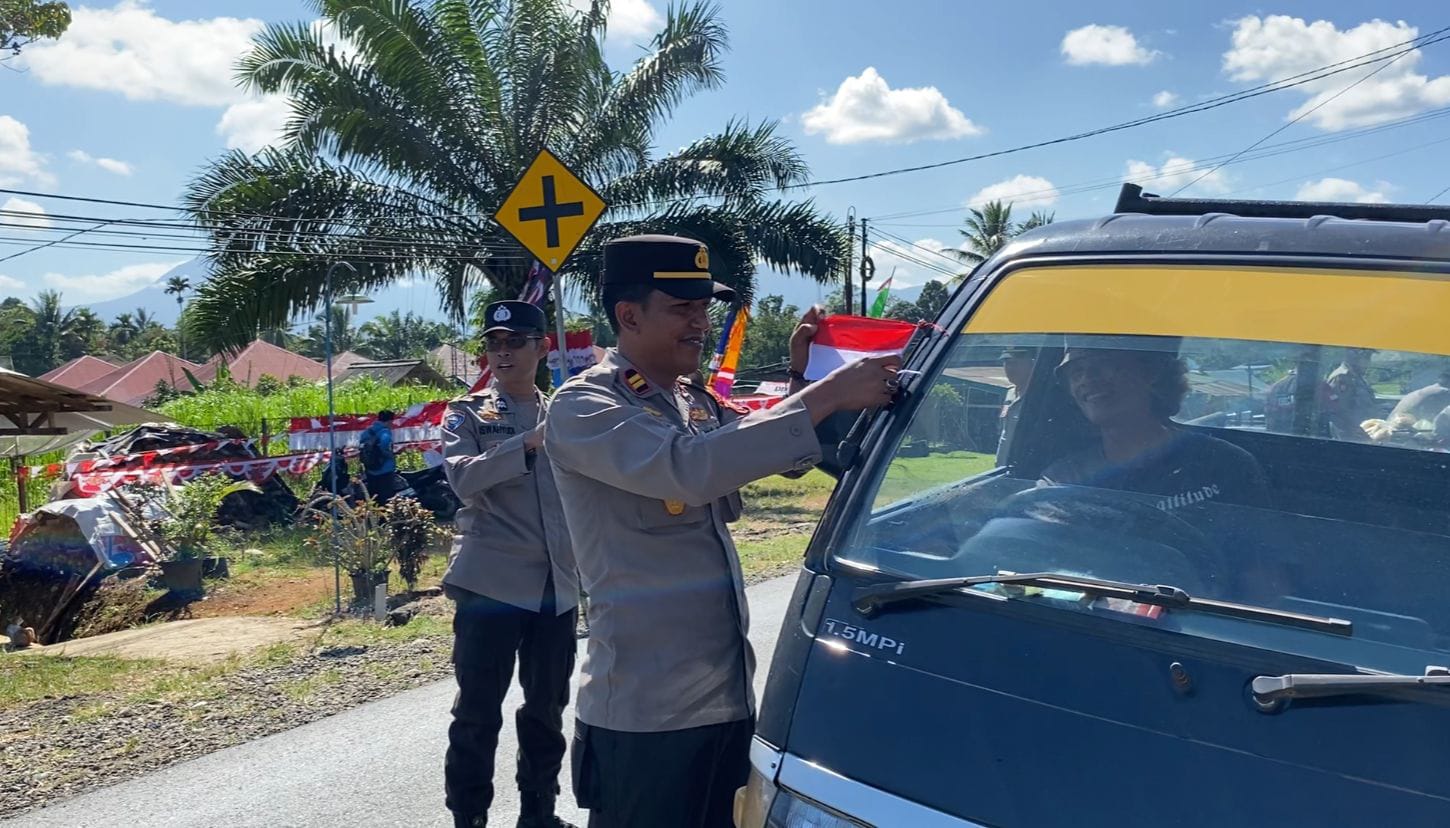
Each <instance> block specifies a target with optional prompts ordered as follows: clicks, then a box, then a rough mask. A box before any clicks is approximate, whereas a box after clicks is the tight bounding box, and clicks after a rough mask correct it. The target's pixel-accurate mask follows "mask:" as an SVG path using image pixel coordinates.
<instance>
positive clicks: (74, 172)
mask: <svg viewBox="0 0 1450 828" xmlns="http://www.w3.org/2000/svg"><path fill="white" fill-rule="evenodd" d="M721 5H722V7H723V14H724V19H725V23H726V24H727V26H728V27H729V30H730V34H731V41H732V47H733V48H732V51H731V53H730V54H729V56H728V57H727V59H726V64H725V65H726V74H727V83H726V86H725V87H724V88H723V89H721V90H719V91H716V92H712V93H707V94H704V95H701V96H699V97H697V98H695V99H693V100H691V101H689V102H688V103H687V104H686V105H685V106H683V107H682V108H681V109H680V111H679V113H678V115H677V117H676V118H675V119H674V120H673V121H672V122H671V123H670V124H668V125H667V126H666V127H665V128H664V129H663V130H662V131H661V132H660V134H659V146H660V149H661V150H663V151H667V150H669V149H672V148H674V147H678V146H681V145H683V144H685V143H688V142H689V141H690V140H691V139H693V138H695V137H697V136H699V135H701V134H703V133H706V132H709V131H711V130H713V129H716V128H718V127H719V126H720V125H721V124H723V123H724V122H725V121H726V120H728V119H729V118H730V117H732V116H739V117H746V118H749V119H751V120H758V119H772V120H778V121H780V122H781V130H782V131H783V132H784V133H785V134H786V135H788V136H790V137H791V138H792V139H793V140H794V141H795V142H796V143H797V145H798V146H799V148H800V149H801V150H802V152H803V153H804V154H805V157H806V158H807V160H808V161H809V163H810V165H811V169H812V172H813V175H814V177H815V178H836V177H842V176H849V175H856V174H861V173H868V172H875V171H879V170H885V169H891V168H896V167H902V166H910V165H915V164H923V163H931V162H936V161H943V160H948V159H952V158H959V157H962V156H967V155H972V154H976V153H981V152H989V151H993V150H998V149H1002V148H1006V147H1010V146H1015V145H1018V144H1022V143H1028V142H1032V141H1037V140H1041V139H1045V138H1052V137H1056V136H1059V135H1065V134H1069V133H1073V132H1078V131H1081V130H1085V129H1090V128H1094V127H1099V126H1104V125H1108V124H1112V123H1116V122H1119V121H1124V120H1129V119H1133V118H1137V117H1141V116H1145V115H1149V114H1151V113H1153V112H1155V111H1161V110H1162V109H1164V108H1167V107H1171V106H1176V105H1182V104H1186V103H1191V102H1194V101H1196V100H1201V99H1204V98H1208V97H1212V96H1215V95H1221V94H1225V93H1229V92H1233V91H1236V90H1239V89H1243V88H1247V87H1250V86H1254V85H1257V84H1260V83H1264V82H1266V81H1271V80H1275V79H1278V78H1280V77H1285V76H1288V75H1293V74H1297V73H1299V72H1302V71H1306V70H1308V69H1311V68H1314V67H1317V66H1321V65H1324V64H1328V63H1332V62H1336V61H1340V60H1345V59H1347V58H1350V57H1354V56H1356V55H1359V54H1362V53H1365V52H1368V51H1370V50H1373V49H1377V48H1380V47H1383V46H1388V45H1390V44H1393V43H1397V42H1399V41H1402V40H1406V39H1409V38H1411V37H1414V36H1416V35H1417V34H1424V33H1426V32H1429V31H1431V30H1433V29H1436V28H1439V27H1441V26H1444V25H1450V22H1447V21H1446V20H1445V15H1443V14H1439V15H1436V14H1434V13H1433V10H1434V9H1435V8H1436V7H1437V6H1438V7H1440V8H1443V6H1442V5H1441V4H1434V5H1432V4H1431V3H1430V2H1428V1H1427V0H1421V2H1379V3H1375V4H1373V14H1370V13H1369V12H1368V11H1367V10H1366V5H1367V4H1364V3H1352V2H1347V0H1335V2H1315V3H1309V2H1281V3H1276V4H1273V5H1270V6H1264V5H1259V4H1256V3H1240V2H1234V1H1233V0H1228V2H1217V3H1212V4H1209V3H1159V4H1144V3H1128V2H1096V3H1091V4H1085V3H1077V2H1075V3H1068V2H1062V0H1047V2H1037V3H998V4H985V3H981V4H979V3H973V4H970V6H968V4H965V3H961V2H945V0H935V2H909V1H908V0H903V1H902V2H898V3H894V4H890V5H888V4H883V3H880V2H866V1H865V0H834V2H824V0H810V1H808V0H797V1H796V2H784V3H782V2H779V1H778V0H776V2H762V1H760V0H725V2H723V3H722V4H721ZM72 6H73V8H74V9H75V14H76V21H75V24H74V25H73V27H72V30H71V32H69V33H68V34H67V36H66V37H65V38H63V39H62V40H61V41H60V42H59V43H57V44H54V45H47V46H36V47H33V48H32V49H31V50H30V52H29V53H28V55H26V56H24V57H22V58H21V59H19V60H16V61H11V62H10V63H9V64H8V65H7V66H6V68H5V69H0V187H7V188H12V189H21V190H34V191H41V192H46V193H60V194H69V195H80V196H93V197H100V198H113V199H121V200H131V201H143V202H159V203H168V204H169V203H175V202H176V201H177V200H178V198H179V196H180V193H181V191H182V189H183V187H184V185H185V182H186V181H187V179H188V178H189V176H191V175H192V174H194V173H195V172H196V171H197V170H198V169H199V168H200V167H201V166H202V165H203V164H204V163H205V162H206V160H207V159H208V158H211V157H213V156H215V155H216V154H218V153H220V152H222V151H224V150H225V149H226V148H227V147H228V146H239V147H243V148H247V149H255V148H256V147H258V146H260V145H261V144H262V143H264V142H265V141H266V140H268V139H269V137H270V135H271V124H272V123H274V122H275V120H276V118H277V117H278V114H279V109H278V108H277V107H276V106H275V105H274V104H272V103H270V102H267V101H258V100H254V99H249V98H248V97H247V96H246V95H245V94H243V93H241V92H239V91H237V90H235V89H234V88H233V85H232V83H231V80H230V74H231V73H230V68H229V67H230V65H231V62H232V61H233V60H234V59H235V56H236V55H237V54H238V53H239V52H240V50H241V49H242V48H244V47H245V44H246V42H247V38H248V36H249V35H250V33H251V32H253V31H255V30H256V28H257V27H258V26H259V25H260V23H259V22H258V21H282V20H288V21H291V20H309V19H311V17H312V15H311V12H310V8H309V7H308V5H307V4H304V3H300V2H295V1H290V2H289V1H284V0H265V1H264V2H230V1H226V0H206V2H196V1H195V0H191V2H185V1H184V0H151V2H142V0H126V2H120V3H111V2H104V1H103V2H99V3H94V4H85V3H73V4H72ZM663 8H664V3H663V2H661V0H616V2H615V8H614V19H613V22H612V29H611V31H612V34H611V41H610V54H611V58H612V60H613V62H614V63H615V64H616V65H623V64H626V63H627V62H629V61H630V60H631V59H632V58H633V57H635V56H637V55H638V54H640V47H639V46H638V45H637V44H643V43H645V42H647V41H648V39H649V36H650V34H651V33H652V31H653V30H654V28H655V27H656V26H657V25H658V23H659V21H660V19H661V18H660V13H661V11H662V9H663ZM1371 68H1372V67H1371ZM1367 71H1369V70H1368V69H1358V70H1355V71H1353V72H1349V73H1345V74H1342V75H1337V76H1335V77H1333V78H1329V79H1326V80H1324V81H1320V82H1318V83H1316V84H1315V85H1312V86H1309V87H1304V88H1302V89H1294V90H1287V91H1283V92H1278V93H1275V94H1272V95H1267V96H1264V97H1261V98H1258V99H1255V100H1252V101H1248V102H1245V103H1241V104H1235V105H1232V106H1228V107H1224V108H1221V109H1217V110H1213V111H1211V112H1206V113H1202V114H1196V115H1189V116H1186V117H1183V118H1178V119H1173V120H1169V121H1165V122H1163V123H1159V124H1154V125H1150V126H1146V127H1142V128H1138V129H1133V130H1129V131H1126V132H1122V133H1117V134H1114V135H1108V136H1103V137H1098V138H1093V139H1088V140H1084V141H1079V142H1076V143H1071V144H1066V145H1062V146H1057V147H1050V148H1045V149H1040V150H1032V151H1028V152H1024V153H1020V154H1017V155H1012V156H1007V157H1003V158H996V159H989V160H984V161H980V162H972V163H967V164H961V165H957V166H953V167H947V168H943V169H939V170H933V171H928V172H920V173H912V174H907V175H900V176H894V177H890V178H884V179H880V180H877V181H871V182H859V183H850V184H840V185H832V186H822V187H819V188H816V189H815V190H814V191H813V192H812V193H811V195H812V196H813V197H814V198H815V199H816V200H817V202H818V203H819V204H820V205H821V206H823V207H824V208H826V209H827V210H830V211H831V212H833V213H835V214H837V215H844V214H845V213H846V211H847V210H848V209H850V208H854V209H855V212H856V214H857V215H858V216H866V217H871V218H872V219H873V224H876V225H877V226H879V227H880V229H881V230H883V231H886V232H889V233H891V234H893V236H895V237H899V238H900V239H903V240H905V241H906V242H913V243H919V244H921V245H922V246H923V247H928V248H932V249H936V248H938V247H941V246H944V245H948V244H951V245H954V244H956V243H957V242H958V240H959V239H958V236H957V233H956V229H955V228H956V227H958V226H959V225H960V222H961V220H962V217H963V215H964V212H965V209H966V205H968V204H969V203H973V202H979V201H980V200H981V199H983V198H986V197H990V196H994V195H995V196H999V197H1005V198H1007V199H1009V200H1011V199H1014V198H1015V200H1017V202H1018V208H1017V209H1018V212H1019V213H1021V214H1023V216H1024V217H1025V214H1026V213H1027V212H1029V211H1030V210H1032V209H1047V210H1050V211H1053V212H1055V213H1056V215H1057V217H1058V219H1066V218H1075V217H1085V216H1092V215H1098V214H1102V213H1106V212H1108V211H1109V210H1110V209H1111V206H1112V203H1113V199H1114V197H1115V192H1116V182H1119V181H1122V180H1124V179H1125V178H1129V177H1131V178H1133V179H1134V180H1140V181H1143V182H1144V183H1146V184H1147V185H1148V186H1149V188H1150V189H1154V190H1156V191H1164V192H1167V191H1172V190H1174V189H1176V188H1177V187H1178V186H1180V185H1181V184H1184V183H1187V182H1188V181H1189V180H1191V179H1192V178H1196V177H1197V173H1186V172H1184V169H1185V168H1188V167H1191V166H1192V162H1194V161H1196V160H1199V159H1208V158H1213V157H1217V156H1223V155H1227V154H1231V153H1233V152H1236V151H1238V150H1240V149H1243V148H1244V147H1246V146H1248V145H1250V144H1252V143H1253V142H1255V141H1257V140H1259V139H1261V138H1263V137H1264V136H1265V135H1266V134H1267V133H1268V132H1270V131H1271V130H1273V129H1275V128H1276V127H1279V126H1282V125H1284V124H1285V123H1286V122H1287V121H1288V120H1289V119H1290V118H1292V117H1294V116H1295V115H1298V114H1301V113H1303V111H1304V110H1305V109H1306V108H1308V107H1311V106H1313V105H1315V104H1316V103H1320V102H1323V101H1324V99H1326V98H1328V97H1330V96H1332V95H1334V94H1336V93H1339V92H1340V91H1341V90H1342V89H1343V88H1344V87H1345V86H1347V85H1349V84H1350V83H1352V82H1353V81H1355V80H1357V79H1358V78H1360V77H1362V76H1363V75H1364V74H1365V73H1366V72H1367ZM1446 107H1450V42H1446V43H1442V44H1436V45H1432V46H1429V47H1427V48H1426V49H1425V50H1423V51H1417V52H1414V53H1412V54H1410V55H1407V56H1405V57H1404V58H1401V59H1400V60H1398V61H1396V62H1395V63H1394V64H1393V65H1391V66H1390V67H1389V68H1387V69H1385V70H1384V71H1382V72H1380V73H1379V74H1377V75H1375V76H1374V77H1372V78H1370V79H1368V80H1366V81H1363V82H1362V83H1360V84H1359V85H1358V86H1356V87H1355V88H1353V89H1351V90H1350V91H1349V92H1347V93H1344V94H1343V95H1341V96H1340V97H1338V98H1336V99H1334V100H1333V101H1331V102H1330V103H1328V104H1326V105H1324V106H1323V107H1322V108H1320V109H1318V110H1316V111H1314V112H1313V113H1311V114H1309V115H1307V116H1305V117H1304V118H1303V120H1302V121H1301V122H1299V123H1297V124H1295V125H1293V126H1292V127H1290V128H1288V129H1287V130H1285V131H1284V132H1283V133H1281V134H1280V135H1278V136H1275V137H1274V138H1272V139H1270V141H1269V142H1268V145H1275V144H1280V143H1282V142H1286V141H1306V142H1307V141H1311V140H1313V141H1320V140H1325V141H1329V142H1327V143H1321V144H1319V145H1318V146H1305V145H1303V144H1300V145H1295V146H1292V147H1286V148H1285V149H1293V150H1294V151H1292V152H1285V153H1283V154H1279V155H1276V156H1274V157H1269V158H1263V159H1260V160H1251V161H1247V162H1245V163H1239V164H1234V165H1231V166H1228V167H1225V168H1224V169H1222V170H1220V171H1218V172H1216V173H1214V174H1213V175H1212V176H1210V177H1209V178H1207V179H1204V180H1203V181H1202V182H1200V183H1198V184H1196V185H1195V186H1194V187H1193V188H1192V189H1190V190H1188V191H1187V192H1189V193H1196V194H1200V195H1212V194H1224V195H1230V196H1240V197H1246V196H1247V197H1264V198H1295V197H1306V198H1327V199H1332V200H1346V201H1353V200H1390V201H1405V202H1423V201H1425V200H1427V199H1429V198H1430V197H1431V196H1433V195H1435V194H1436V193H1437V192H1438V191H1440V190H1442V189H1443V188H1445V187H1450V164H1447V163H1445V158H1446V157H1447V147H1450V141H1446V135H1447V133H1446V131H1445V129H1444V126H1445V123H1446V122H1445V120H1444V119H1439V118H1436V119H1431V120H1425V121H1423V122H1419V123H1410V124H1403V125H1401V124H1398V123H1397V122H1400V121H1402V120H1404V119H1406V118H1411V117H1415V116H1421V115H1426V114H1433V113H1435V112H1436V111H1437V110H1442V109H1445V108H1446ZM1374 127H1386V128H1383V129H1379V130H1378V131H1375V132H1373V133H1366V132H1365V130H1366V129H1369V128H1374ZM1437 141H1439V142H1440V143H1433V142H1437ZM1155 176H1157V177H1155ZM1094 184H1096V185H1102V186H1100V187H1098V188H1097V189H1088V188H1086V187H1085V186H1084V185H1094ZM1443 198H1445V197H1442V199H1443ZM0 209H4V210H12V211H26V212H35V211H37V210H43V211H45V212H47V213H50V214H64V213H78V214H85V215H96V214H104V215H140V216H147V217H153V216H154V215H155V214H153V213H150V212H148V211H143V210H136V209H130V208H108V207H98V206H96V205H84V204H67V203H65V202H60V201H53V200H47V199H41V198H28V197H21V198H17V197H12V196H10V195H8V194H0ZM878 217H879V220H878ZM0 221H5V222H7V223H24V222H31V221H33V222H42V223H43V222H45V221H47V219H46V217H45V216H42V215H36V216H35V217H34V218H21V219H19V220H18V221H17V217H16V216H13V215H11V216H6V217H0ZM52 227H54V224H52ZM0 229H3V231H4V232H0V238H21V237H25V238H35V239H37V240H39V239H50V238H55V237H56V235H57V234H56V233H54V232H45V231H28V230H25V229H21V228H13V227H12V228H0ZM882 241H883V242H887V243H889V244H891V245H898V247H897V248H896V249H898V250H906V251H908V252H909V253H910V255H912V256H913V257H914V258H920V259H924V260H926V261H931V262H934V263H935V264H938V265H941V266H944V267H947V268H950V265H948V264H947V262H946V261H945V260H943V259H940V258H938V257H935V256H934V255H933V254H930V253H925V252H923V251H922V250H920V249H913V248H910V247H906V246H904V245H903V244H902V243H901V242H898V241H892V240H891V239H889V238H887V237H882ZM20 249H22V247H20V246H16V245H14V244H3V243H0V257H3V256H5V255H9V254H10V253H13V252H16V251H18V250H20ZM873 257H874V258H875V260H876V263H877V265H878V274H879V275H880V276H884V275H885V274H887V273H890V272H892V270H893V268H895V271H896V274H897V282H898V284H905V285H920V284H921V283H922V282H924V281H925V280H926V279H927V278H931V277H933V276H937V275H938V274H937V273H935V272H933V271H932V270H931V269H928V268H924V267H922V266H921V265H920V264H918V263H914V262H910V261H908V260H906V259H904V258H901V257H900V256H897V255H895V254H894V253H893V251H892V250H891V249H883V250H877V251H875V252H874V253H873ZM184 259H185V256H183V255H173V254H167V253H158V252H156V251H140V252H124V253H123V252H97V251H81V250H65V249H56V248H50V249H46V250H41V251H36V252H34V253H29V254H27V255H24V256H21V257H19V258H16V259H14V260H11V261H5V262H0V295H20V296H30V295H33V294H34V293H35V292H36V291H37V290H40V289H46V288H54V289H61V290H63V291H64V293H65V296H66V298H67V300H68V301H71V302H90V301H103V300H107V299H112V298H115V297H118V296H123V295H127V294H129V293H132V292H134V291H136V290H139V289H142V288H144V287H146V286H147V285H148V284H150V283H152V282H154V280H155V279H157V278H158V277H159V276H160V275H161V274H162V273H164V272H165V271H166V270H167V269H169V268H170V267H171V266H173V265H175V264H177V263H178V262H180V261H182V260H184ZM763 282H764V284H763V289H764V291H766V292H783V293H785V294H786V295H787V297H788V298H789V299H790V300H792V301H795V302H801V303H803V302H809V301H812V300H814V299H815V298H816V297H817V296H818V295H819V291H818V289H817V288H816V287H814V286H813V285H811V284H809V283H806V282H804V281H803V280H801V279H798V278H786V277H783V276H776V275H770V276H766V277H765V278H764V280H763ZM430 290H431V289H430V288H428V287H427V286H426V285H421V284H420V285H417V286H414V287H409V288H396V289H394V290H393V291H391V292H390V295H389V297H388V299H389V301H388V302H385V303H380V305H379V307H402V308H403V309H405V310H408V309H413V310H417V311H419V312H436V311H434V309H436V307H437V305H436V302H435V301H434V299H433V297H432V295H431V292H430Z"/></svg>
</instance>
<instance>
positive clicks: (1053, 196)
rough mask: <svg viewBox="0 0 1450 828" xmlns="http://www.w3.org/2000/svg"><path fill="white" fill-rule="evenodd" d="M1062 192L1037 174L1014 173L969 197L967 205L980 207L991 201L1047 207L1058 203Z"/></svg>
mask: <svg viewBox="0 0 1450 828" xmlns="http://www.w3.org/2000/svg"><path fill="white" fill-rule="evenodd" d="M1060 195H1061V193H1059V192H1058V191H1057V187H1055V186H1054V185H1053V183H1052V182H1051V181H1048V180H1047V179H1045V178H1042V177H1041V176H1036V175H1014V176H1012V177H1011V178H1009V179H1007V180H1006V181H998V182H997V183H996V184H989V185H987V186H986V187H983V188H982V189H980V190H978V191H977V194H976V195H974V196H972V197H971V198H969V199H967V206H969V207H980V206H981V205H983V204H986V203H987V202H989V201H1001V202H1003V203H1010V204H1017V205H1031V206H1032V207H1047V206H1049V205H1052V204H1055V203H1057V199H1058V196H1060Z"/></svg>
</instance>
